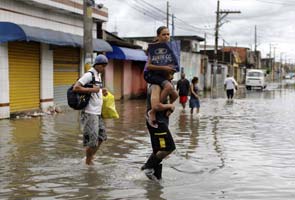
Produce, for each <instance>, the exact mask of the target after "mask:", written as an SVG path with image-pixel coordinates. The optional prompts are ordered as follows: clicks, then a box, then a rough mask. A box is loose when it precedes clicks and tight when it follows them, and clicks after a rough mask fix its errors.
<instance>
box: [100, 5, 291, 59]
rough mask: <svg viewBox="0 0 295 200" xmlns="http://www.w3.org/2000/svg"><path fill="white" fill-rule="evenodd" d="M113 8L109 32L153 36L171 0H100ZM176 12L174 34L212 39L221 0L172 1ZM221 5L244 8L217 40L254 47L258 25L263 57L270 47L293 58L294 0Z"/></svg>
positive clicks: (163, 21)
mask: <svg viewBox="0 0 295 200" xmlns="http://www.w3.org/2000/svg"><path fill="white" fill-rule="evenodd" d="M96 2H97V3H103V4H104V5H105V7H107V8H108V9H109V21H108V23H107V30H108V31H111V32H113V31H116V32H118V34H119V36H121V37H130V36H154V35H155V31H156V29H157V27H158V26H161V25H166V16H165V12H166V5H167V0H96ZM169 5H170V7H169V12H170V13H171V14H172V13H173V14H174V15H175V35H198V36H201V37H204V35H205V33H206V35H207V44H212V45H213V44H214V27H215V20H216V14H215V11H216V9H217V0H169ZM220 9H221V10H223V11H224V10H230V11H241V14H229V15H228V16H226V17H225V18H224V20H223V21H222V23H223V25H222V26H221V28H220V40H219V44H222V43H223V40H224V42H225V45H230V46H235V45H236V44H237V45H238V46H243V47H249V48H252V49H254V44H255V42H254V30H255V28H254V27H255V25H256V26H257V35H258V38H257V40H258V41H257V45H258V47H257V48H258V50H260V51H261V52H262V56H263V57H265V56H266V55H267V54H268V53H269V51H270V46H271V51H272V57H273V56H274V54H273V53H274V52H275V54H276V59H277V60H278V59H280V55H281V56H282V58H283V59H284V60H285V59H287V61H289V62H293V63H294V62H295V51H293V49H294V46H295V11H294V10H295V0H220ZM170 22H171V17H170Z"/></svg>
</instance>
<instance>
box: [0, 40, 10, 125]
mask: <svg viewBox="0 0 295 200" xmlns="http://www.w3.org/2000/svg"><path fill="white" fill-rule="evenodd" d="M9 117H10V108H9V72H8V46H7V43H4V44H0V119H3V118H9Z"/></svg>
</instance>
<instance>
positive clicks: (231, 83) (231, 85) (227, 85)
mask: <svg viewBox="0 0 295 200" xmlns="http://www.w3.org/2000/svg"><path fill="white" fill-rule="evenodd" d="M224 89H225V90H226V96H227V100H229V101H231V100H232V99H233V97H234V93H235V89H236V90H237V89H238V83H237V82H236V80H235V79H234V77H230V76H229V74H228V75H227V76H226V79H225V80H224Z"/></svg>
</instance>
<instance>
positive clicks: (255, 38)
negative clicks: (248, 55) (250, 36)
mask: <svg viewBox="0 0 295 200" xmlns="http://www.w3.org/2000/svg"><path fill="white" fill-rule="evenodd" d="M254 34H255V35H254V44H255V47H254V51H255V55H256V51H257V27H256V25H255V33H254Z"/></svg>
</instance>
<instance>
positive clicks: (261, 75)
mask: <svg viewBox="0 0 295 200" xmlns="http://www.w3.org/2000/svg"><path fill="white" fill-rule="evenodd" d="M265 76H266V74H265V72H264V71H263V70H261V69H249V70H248V71H247V74H246V89H247V90H251V89H252V88H259V89H261V90H263V89H264V88H266V81H265Z"/></svg>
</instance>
